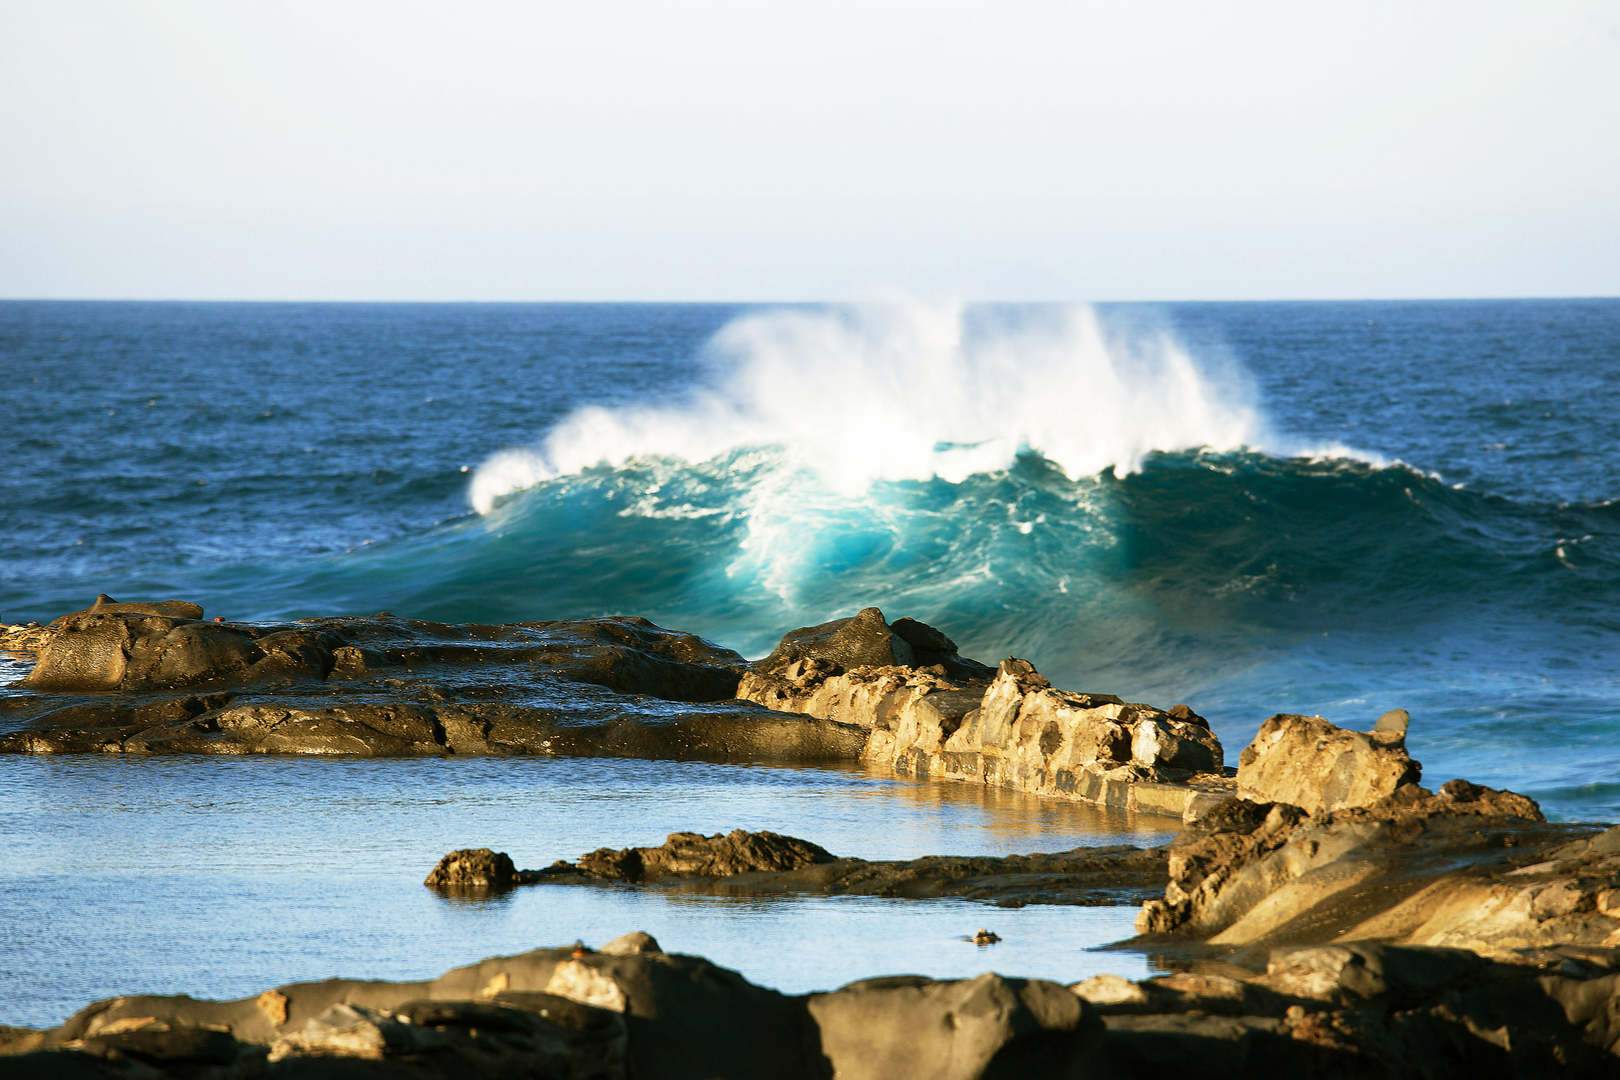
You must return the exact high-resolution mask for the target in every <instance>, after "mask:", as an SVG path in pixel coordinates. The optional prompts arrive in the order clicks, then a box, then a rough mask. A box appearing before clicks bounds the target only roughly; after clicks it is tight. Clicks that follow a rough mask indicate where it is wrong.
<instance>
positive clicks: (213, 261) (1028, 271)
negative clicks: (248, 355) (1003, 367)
mask: <svg viewBox="0 0 1620 1080" xmlns="http://www.w3.org/2000/svg"><path fill="white" fill-rule="evenodd" d="M0 100H3V101H4V103H5V105H4V109H3V110H0V147H3V151H0V152H3V154H4V159H3V168H0V296H13V297H16V296H59V297H207V298H216V297H217V298H226V297H242V298H313V299H351V298H352V299H622V298H645V299H704V298H714V299H733V298H736V299H794V298H803V299H828V298H865V297H871V296H880V295H893V294H908V295H918V296H926V297H959V298H1046V299H1077V300H1083V299H1131V298H1141V299H1153V298H1182V297H1195V298H1196V297H1207V298H1225V297H1305V296H1328V297H1358V296H1477V295H1497V296H1500V295H1593V294H1603V295H1614V294H1616V293H1620V3H1615V2H1612V0H1609V2H1596V3H1560V2H1549V0H1534V2H1532V0H1522V2H1520V0H1515V2H1511V3H1509V2H1500V3H1496V2H1482V0H1473V2H1468V3H1429V2H1424V0H1402V2H1399V3H1389V4H1382V3H1379V4H1362V3H1353V2H1347V0H1338V2H1332V3H1329V2H1320V3H1315V2H1303V0H1287V2H1279V3H1207V2H1199V3H1151V2H1143V3H1132V4H1125V3H1106V4H1084V3H1074V2H1054V3H1016V2H1011V3H994V4H985V5H983V6H978V5H967V4H959V5H944V6H942V5H924V4H908V3H890V4H882V5H877V4H853V3H847V4H830V3H756V4H696V3H687V4H653V3H618V2H611V0H594V2H591V0H578V2H567V3H565V2H552V3H533V2H531V3H512V4H504V3H502V4H496V3H446V2H443V0H437V2H433V3H409V2H401V0H387V2H352V0H351V2H343V3H335V2H319V3H316V2H311V3H268V2H263V0H259V2H254V3H246V2H242V3H224V2H196V3H187V2H176V0H165V2H162V3H137V2H126V3H111V2H107V3H98V2H94V0H42V2H37V3H36V2H19V0H0Z"/></svg>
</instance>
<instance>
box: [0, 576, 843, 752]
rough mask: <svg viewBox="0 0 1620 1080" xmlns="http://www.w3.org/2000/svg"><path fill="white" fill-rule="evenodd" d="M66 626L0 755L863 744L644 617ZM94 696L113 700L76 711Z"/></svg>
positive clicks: (710, 650)
mask: <svg viewBox="0 0 1620 1080" xmlns="http://www.w3.org/2000/svg"><path fill="white" fill-rule="evenodd" d="M168 603H169V602H167V601H166V602H164V604H163V605H120V607H119V608H118V609H115V608H112V607H109V606H107V605H103V607H102V608H101V609H99V610H87V611H84V612H78V613H75V614H73V615H71V616H66V617H64V618H63V619H61V620H58V622H59V624H60V625H61V629H60V630H59V631H53V637H52V638H51V640H50V641H49V643H48V644H47V646H46V647H45V648H44V649H43V650H42V651H41V653H40V655H39V660H38V663H37V664H36V666H35V668H34V670H33V672H32V673H31V675H30V676H29V678H28V680H27V682H26V684H25V686H26V689H27V690H28V691H29V692H27V693H23V694H16V695H8V696H5V697H3V698H0V752H10V753H73V752H112V753H136V754H168V753H229V754H246V753H274V754H346V755H363V756H404V755H429V754H434V755H445V754H547V755H599V756H637V757H653V758H659V757H662V758H675V759H682V760H685V759H696V760H720V761H733V760H743V761H773V762H783V763H819V762H826V761H835V760H849V759H853V758H855V757H857V756H858V755H859V753H860V749H861V746H862V745H863V744H864V735H863V734H862V733H859V732H854V731H850V730H848V729H847V728H844V727H842V726H839V725H831V724H823V723H819V722H816V721H814V720H813V719H811V718H808V717H805V716H802V715H795V714H782V713H772V712H769V711H767V710H764V709H761V708H759V707H757V706H754V705H751V704H746V703H740V702H737V701H735V700H734V698H733V695H734V693H735V691H736V687H737V681H738V678H739V675H740V673H741V672H742V670H743V669H744V666H745V665H744V661H743V659H742V657H740V656H739V655H737V654H736V653H734V652H731V651H730V650H726V649H720V648H718V647H716V646H714V645H711V644H709V643H708V642H705V641H703V640H702V639H701V638H697V637H695V636H693V635H690V634H681V633H677V632H674V631H670V630H665V629H663V628H662V627H658V626H655V625H654V624H652V623H650V622H648V621H646V620H645V619H637V618H609V619H586V620H579V621H574V622H536V623H522V624H513V625H505V626H479V625H465V626H451V625H446V624H441V623H428V622H420V621H413V620H404V619H396V618H393V617H392V616H372V617H367V618H343V619H312V620H304V621H301V622H298V623H294V624H288V625H281V626H259V625H252V626H249V625H242V624H230V623H226V624H219V625H216V624H213V623H203V622H199V621H196V620H184V619H178V618H175V617H171V616H169V615H160V614H153V613H151V612H150V611H130V610H122V609H123V608H133V607H141V608H156V609H157V610H159V611H163V610H167V611H177V610H180V609H179V608H173V607H168V606H166V605H168ZM86 690H116V691H118V693H108V694H100V695H98V696H95V697H86V696H85V694H84V691H86Z"/></svg>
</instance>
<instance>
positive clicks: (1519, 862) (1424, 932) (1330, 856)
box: [1137, 781, 1620, 949]
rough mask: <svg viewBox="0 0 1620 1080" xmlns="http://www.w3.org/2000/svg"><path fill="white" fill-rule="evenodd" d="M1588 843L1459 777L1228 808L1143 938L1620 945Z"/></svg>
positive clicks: (1612, 875)
mask: <svg viewBox="0 0 1620 1080" xmlns="http://www.w3.org/2000/svg"><path fill="white" fill-rule="evenodd" d="M1589 833H1590V829H1589V828H1588V827H1584V826H1573V825H1553V824H1549V823H1547V822H1546V821H1545V819H1544V818H1543V817H1542V815H1541V811H1540V809H1539V808H1538V807H1537V806H1536V804H1535V803H1534V801H1532V800H1530V799H1527V798H1525V797H1524V796H1522V795H1516V794H1514V793H1512V792H1506V791H1495V790H1493V789H1490V788H1485V787H1481V786H1479V785H1477V784H1469V783H1467V782H1465V781H1451V782H1450V783H1448V784H1446V785H1444V786H1443V787H1442V788H1441V790H1440V792H1439V793H1438V794H1434V793H1431V792H1428V791H1426V790H1424V789H1423V788H1419V787H1417V786H1416V785H1407V786H1404V787H1402V788H1401V789H1400V790H1399V791H1397V792H1396V793H1395V794H1394V795H1392V796H1390V797H1389V798H1387V799H1384V800H1383V801H1381V802H1378V803H1375V804H1373V805H1371V806H1366V807H1352V808H1347V809H1342V810H1337V811H1332V812H1319V813H1317V814H1314V815H1307V814H1306V813H1305V811H1304V810H1302V809H1300V808H1299V807H1298V806H1294V805H1292V804H1288V803H1254V802H1250V801H1249V800H1245V799H1233V800H1230V801H1229V802H1228V803H1226V804H1224V805H1222V806H1221V807H1219V808H1217V809H1216V810H1215V811H1213V812H1211V813H1209V814H1208V815H1206V816H1205V817H1204V818H1203V819H1202V820H1200V821H1199V822H1197V823H1196V824H1194V825H1192V826H1190V827H1189V828H1188V829H1187V830H1186V831H1185V832H1184V833H1183V834H1182V835H1181V836H1180V837H1178V838H1177V840H1176V841H1175V842H1174V843H1173V844H1172V845H1171V849H1170V859H1169V875H1170V883H1169V885H1168V886H1166V888H1165V894H1164V897H1163V899H1161V900H1155V901H1149V902H1148V903H1147V904H1144V905H1143V909H1142V913H1141V915H1140V916H1139V917H1138V921H1137V928H1138V929H1139V930H1141V931H1142V932H1144V933H1149V934H1164V933H1180V934H1196V935H1199V936H1201V937H1204V938H1207V939H1208V940H1209V941H1211V942H1212V943H1214V944H1219V945H1253V944H1256V943H1275V942H1283V941H1293V942H1312V941H1323V940H1335V941H1339V940H1343V941H1356V940H1373V939H1380V940H1386V941H1394V942H1400V943H1406V944H1413V945H1447V946H1464V947H1469V948H1476V949H1500V948H1519V947H1529V946H1543V945H1552V944H1569V943H1584V944H1592V945H1605V944H1620V934H1616V933H1615V929H1616V924H1615V923H1614V922H1613V921H1612V920H1609V919H1607V918H1606V917H1605V916H1603V915H1601V914H1599V911H1600V902H1599V897H1600V896H1601V895H1602V892H1603V889H1604V888H1605V887H1607V886H1608V885H1610V884H1612V883H1614V882H1615V881H1616V880H1617V879H1620V857H1617V856H1612V855H1610V854H1608V853H1607V852H1606V851H1605V850H1604V846H1605V841H1603V839H1602V837H1601V836H1599V837H1594V838H1590V839H1586V837H1588V835H1589ZM1605 835H1606V834H1605ZM1549 856H1555V857H1551V858H1549Z"/></svg>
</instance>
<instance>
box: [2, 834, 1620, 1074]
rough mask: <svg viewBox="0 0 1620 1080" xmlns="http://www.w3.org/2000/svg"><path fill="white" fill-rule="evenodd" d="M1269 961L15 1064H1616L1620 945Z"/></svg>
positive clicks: (1350, 952) (277, 1068) (929, 1070)
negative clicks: (1070, 982) (1070, 981)
mask: <svg viewBox="0 0 1620 1080" xmlns="http://www.w3.org/2000/svg"><path fill="white" fill-rule="evenodd" d="M1607 843H1608V842H1607V841H1605V844H1607ZM1259 961H1260V965H1261V968H1260V969H1257V970H1249V969H1245V968H1240V967H1234V966H1233V965H1232V964H1230V963H1209V964H1197V965H1194V966H1192V967H1191V968H1189V969H1187V970H1182V971H1176V972H1173V973H1170V974H1165V975H1158V976H1154V977H1152V978H1149V979H1144V980H1142V981H1139V982H1132V981H1129V980H1126V979H1121V978H1119V977H1117V976H1095V977H1093V978H1090V979H1087V980H1084V981H1083V982H1080V983H1077V984H1076V985H1075V986H1074V987H1073V988H1072V989H1065V988H1064V987H1062V986H1060V985H1058V984H1056V983H1050V982H1045V981H1042V980H1035V979H1013V978H1006V977H1003V976H1000V975H996V974H985V975H981V976H979V977H977V978H974V979H962V980H933V979H926V978H921V977H917V976H898V977H891V978H880V979H866V980H862V981H860V982H855V983H851V984H850V985H848V986H845V987H843V988H841V989H838V990H833V991H830V992H827V993H817V994H811V995H806V996H803V997H790V996H786V995H782V994H777V993H775V992H773V991H770V990H765V989H762V988H760V987H757V986H754V985H752V984H750V983H749V982H747V981H746V980H745V979H743V978H741V977H740V976H738V975H737V974H736V973H735V972H730V971H727V970H726V969H724V968H718V967H715V966H714V965H712V964H709V963H708V962H706V961H704V960H702V959H700V958H697V957H685V956H672V955H666V954H663V953H661V952H651V951H645V950H644V951H639V952H631V953H623V954H610V953H609V952H608V950H607V949H603V950H602V951H601V952H591V951H589V950H576V949H541V950H535V951H534V952H530V953H523V954H519V955H517V956H508V957H495V958H492V959H489V960H485V961H482V962H480V963H478V964H473V965H470V966H468V967H464V968H458V969H455V970H454V971H450V972H447V973H446V974H444V975H443V976H441V977H439V978H437V979H434V980H431V981H428V982H405V983H388V982H372V981H347V980H331V981H328V982H323V983H305V984H297V985H292V986H284V987H280V988H278V989H276V990H274V991H267V992H266V995H267V994H270V993H273V994H275V995H277V997H278V998H279V999H282V1000H285V1001H286V1002H287V1003H288V1006H289V1015H288V1016H287V1017H286V1018H285V1020H284V1022H281V1023H278V1024H270V1023H268V1022H267V1020H266V1018H265V1016H264V1013H263V1011H262V1010H261V1009H260V1008H258V1007H257V1006H256V1005H255V1004H254V1002H255V999H243V1000H241V1001H201V1000H197V999H193V998H187V997H125V998H115V999H112V1000H110V1001H106V1002H100V1003H97V1004H95V1005H92V1006H89V1007H87V1008H85V1009H83V1010H81V1011H80V1012H79V1013H77V1014H76V1015H75V1016H74V1017H73V1018H71V1019H70V1020H69V1021H68V1022H67V1023H66V1024H64V1025H62V1026H61V1027H59V1028H55V1029H51V1030H49V1031H39V1032H22V1031H17V1030H16V1029H10V1030H6V1029H0V1072H5V1073H7V1074H8V1075H10V1074H13V1073H15V1074H17V1075H40V1076H168V1075H176V1076H207V1077H212V1078H215V1080H248V1078H250V1077H262V1076H265V1075H271V1076H279V1075H296V1076H358V1075H365V1076H403V1077H422V1078H429V1077H432V1078H439V1077H443V1078H447V1080H448V1078H453V1080H464V1078H465V1077H468V1076H486V1075H487V1076H556V1077H578V1078H585V1077H596V1078H613V1077H622V1076H660V1077H664V1076H668V1077H677V1078H680V1077H694V1078H695V1077H710V1076H772V1077H784V1078H787V1080H810V1078H817V1080H824V1078H826V1077H828V1076H831V1077H842V1078H857V1080H858V1078H864V1077H890V1076H937V1077H947V1078H962V1080H977V1078H979V1077H995V1076H1105V1077H1112V1076H1147V1077H1158V1076H1166V1077H1169V1076H1184V1075H1185V1074H1186V1073H1187V1071H1188V1070H1189V1069H1192V1070H1194V1071H1204V1072H1215V1073H1218V1074H1220V1075H1231V1076H1251V1075H1253V1076H1262V1075H1264V1076H1273V1075H1275V1076H1323V1077H1422V1078H1432V1077H1438V1076H1452V1075H1467V1076H1471V1077H1478V1078H1481V1080H1485V1078H1494V1077H1518V1076H1542V1075H1559V1076H1577V1077H1586V1076H1594V1077H1596V1076H1610V1075H1613V1073H1614V1071H1615V1068H1616V1054H1615V1047H1616V1042H1617V1038H1620V1021H1617V1020H1616V1017H1620V950H1615V949H1605V948H1572V947H1568V946H1564V947H1557V948H1551V949H1529V950H1516V951H1507V952H1502V953H1498V954H1496V955H1494V956H1491V957H1482V956H1479V955H1476V954H1473V953H1469V952H1464V951H1461V950H1456V949H1445V948H1412V947H1406V946H1397V945H1391V944H1388V943H1374V942H1359V943H1351V944H1335V945H1328V946H1319V947H1313V948H1303V949H1301V948H1285V949H1274V950H1271V952H1270V954H1269V956H1262V957H1260V958H1259ZM490 987H494V988H497V989H494V990H492V991H490V992H489V993H483V992H482V990H481V988H490ZM547 987H551V988H554V989H550V990H548V989H547ZM557 990H561V991H563V992H562V993H558V992H556V991H557ZM266 995H260V997H259V1000H262V999H263V998H264V997H265V996H266Z"/></svg>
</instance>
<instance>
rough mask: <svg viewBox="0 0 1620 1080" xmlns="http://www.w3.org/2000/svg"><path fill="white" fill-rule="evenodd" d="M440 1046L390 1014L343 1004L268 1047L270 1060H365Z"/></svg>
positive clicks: (428, 1035)
mask: <svg viewBox="0 0 1620 1080" xmlns="http://www.w3.org/2000/svg"><path fill="white" fill-rule="evenodd" d="M440 1045H442V1043H440V1041H439V1040H436V1039H434V1038H432V1036H431V1034H430V1033H428V1032H425V1031H418V1030H417V1029H416V1028H415V1027H414V1026H413V1025H411V1024H407V1023H403V1022H402V1021H400V1020H398V1019H396V1018H395V1017H394V1016H393V1015H392V1014H391V1013H388V1012H385V1011H383V1010H381V1009H370V1008H367V1007H366V1006H364V1005H351V1004H348V1003H346V1002H344V1003H340V1004H337V1005H333V1006H332V1007H330V1008H329V1009H327V1010H326V1011H325V1012H323V1013H321V1014H320V1015H319V1016H316V1017H312V1018H310V1019H309V1020H308V1021H306V1022H305V1023H304V1024H303V1025H302V1026H300V1027H299V1028H298V1029H297V1030H295V1031H290V1032H288V1033H287V1034H285V1035H283V1036H281V1037H280V1038H279V1039H277V1040H276V1041H275V1042H273V1043H271V1044H270V1060H271V1061H281V1060H282V1059H284V1058H289V1057H302V1056H308V1055H316V1056H323V1057H350V1058H364V1059H367V1060H369V1061H381V1060H383V1059H384V1058H386V1057H391V1056H397V1055H402V1054H410V1053H417V1052H421V1051H426V1050H436V1049H438V1048H439V1046H440Z"/></svg>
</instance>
